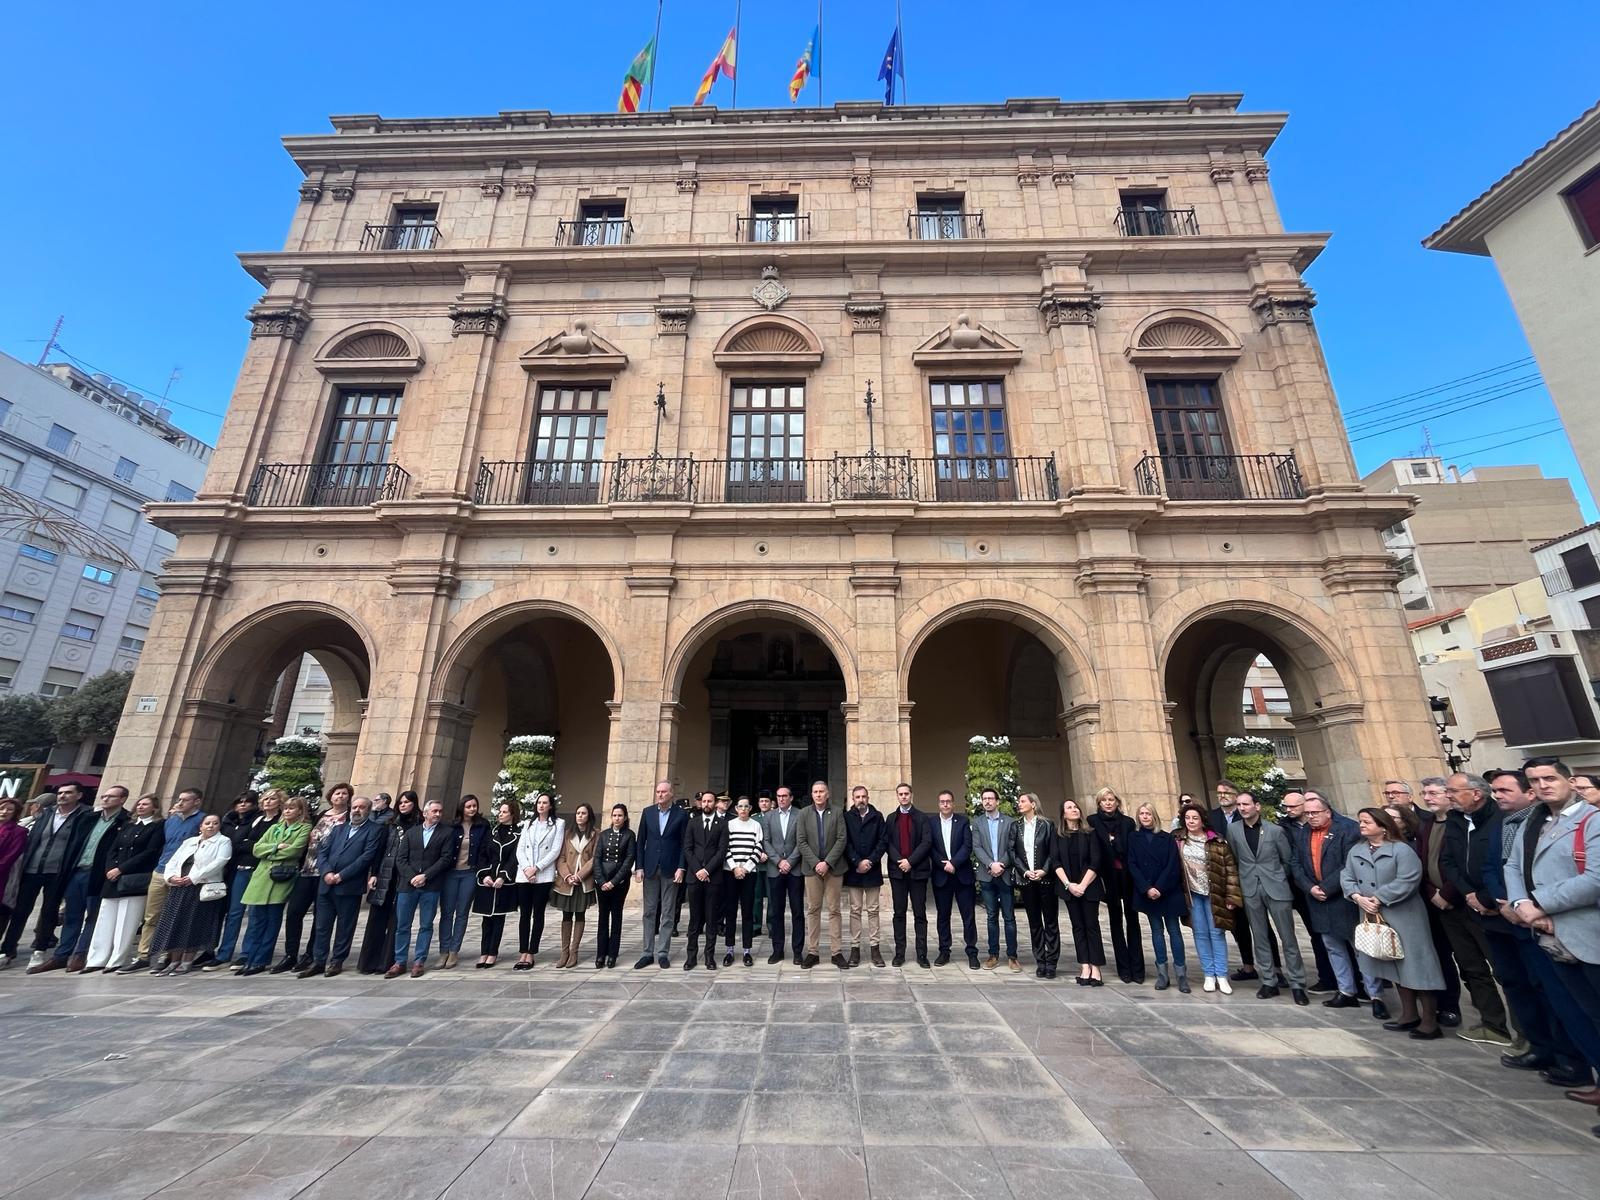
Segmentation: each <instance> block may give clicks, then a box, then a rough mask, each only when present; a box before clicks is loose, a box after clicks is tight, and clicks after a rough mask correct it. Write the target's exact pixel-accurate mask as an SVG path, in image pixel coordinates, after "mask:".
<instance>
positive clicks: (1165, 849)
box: [1128, 803, 1189, 992]
mask: <svg viewBox="0 0 1600 1200" xmlns="http://www.w3.org/2000/svg"><path fill="white" fill-rule="evenodd" d="M1133 816H1134V823H1135V826H1136V828H1135V829H1134V831H1133V837H1132V839H1131V840H1130V842H1129V846H1128V874H1129V875H1130V876H1132V878H1133V903H1134V907H1135V908H1137V909H1138V910H1139V911H1140V912H1142V913H1143V914H1144V915H1145V920H1147V921H1149V922H1150V946H1151V949H1153V950H1154V951H1155V956H1156V991H1158V992H1162V991H1165V990H1166V989H1167V984H1168V981H1169V977H1168V975H1167V943H1168V942H1170V943H1172V970H1173V977H1175V978H1176V980H1177V984H1178V990H1179V991H1180V992H1187V991H1188V990H1189V975H1188V968H1187V964H1186V963H1185V962H1184V957H1183V924H1182V922H1183V918H1184V915H1185V914H1186V913H1187V912H1188V903H1187V901H1188V895H1187V893H1186V892H1185V891H1184V886H1183V863H1182V860H1181V859H1180V858H1179V856H1178V843H1177V842H1175V841H1174V840H1173V838H1172V835H1171V834H1170V833H1168V832H1167V831H1166V830H1164V829H1162V828H1161V826H1160V824H1159V823H1158V822H1157V821H1156V808H1155V805H1153V804H1149V803H1146V804H1141V805H1139V807H1138V808H1137V809H1136V810H1135V811H1134V814H1133Z"/></svg>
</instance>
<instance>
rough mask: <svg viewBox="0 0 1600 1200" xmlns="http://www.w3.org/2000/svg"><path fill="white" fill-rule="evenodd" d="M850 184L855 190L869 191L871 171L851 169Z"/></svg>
mask: <svg viewBox="0 0 1600 1200" xmlns="http://www.w3.org/2000/svg"><path fill="white" fill-rule="evenodd" d="M850 186H851V187H853V188H855V190H856V191H858V192H868V191H871V190H872V172H871V171H852V172H851V173H850Z"/></svg>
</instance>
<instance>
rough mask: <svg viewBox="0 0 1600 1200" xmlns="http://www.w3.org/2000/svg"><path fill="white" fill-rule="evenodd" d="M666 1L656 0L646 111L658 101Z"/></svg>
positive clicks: (645, 103)
mask: <svg viewBox="0 0 1600 1200" xmlns="http://www.w3.org/2000/svg"><path fill="white" fill-rule="evenodd" d="M666 3H667V0H656V35H655V37H653V38H651V39H650V43H651V45H652V47H653V49H652V50H651V51H650V93H649V96H648V98H647V99H646V100H645V102H644V110H645V112H649V111H650V110H651V109H652V108H653V107H655V102H656V63H657V62H658V61H659V60H660V58H661V10H662V8H664V7H665V6H666Z"/></svg>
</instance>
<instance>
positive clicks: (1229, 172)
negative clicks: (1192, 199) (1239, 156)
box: [1211, 167, 1233, 183]
mask: <svg viewBox="0 0 1600 1200" xmlns="http://www.w3.org/2000/svg"><path fill="white" fill-rule="evenodd" d="M1211 182H1212V183H1232V182H1233V168H1232V167H1212V168H1211Z"/></svg>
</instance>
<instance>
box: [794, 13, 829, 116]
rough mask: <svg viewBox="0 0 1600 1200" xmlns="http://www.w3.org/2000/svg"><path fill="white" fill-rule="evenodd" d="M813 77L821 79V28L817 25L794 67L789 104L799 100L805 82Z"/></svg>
mask: <svg viewBox="0 0 1600 1200" xmlns="http://www.w3.org/2000/svg"><path fill="white" fill-rule="evenodd" d="M813 75H815V76H816V77H817V78H818V79H821V78H822V26H820V25H818V26H817V28H816V29H815V30H813V31H812V34H811V40H810V41H809V42H807V43H806V48H805V50H804V52H803V53H802V54H801V55H800V61H799V62H797V63H795V65H794V78H792V79H791V80H789V103H790V104H793V103H795V102H796V101H797V100H799V99H800V93H801V92H802V91H804V90H805V86H806V83H807V81H808V80H809V79H810V78H811V76H813Z"/></svg>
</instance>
